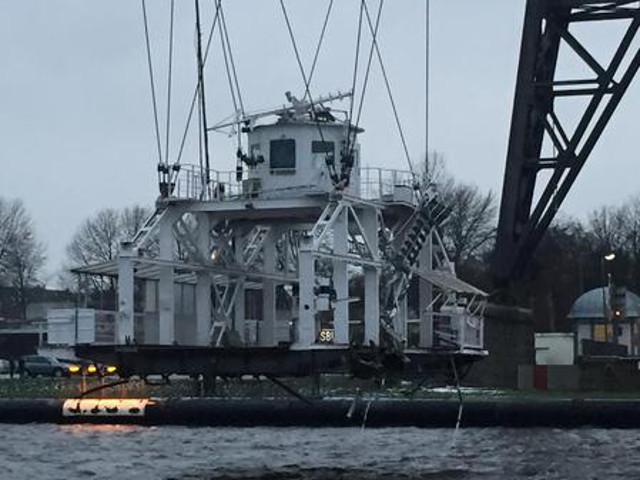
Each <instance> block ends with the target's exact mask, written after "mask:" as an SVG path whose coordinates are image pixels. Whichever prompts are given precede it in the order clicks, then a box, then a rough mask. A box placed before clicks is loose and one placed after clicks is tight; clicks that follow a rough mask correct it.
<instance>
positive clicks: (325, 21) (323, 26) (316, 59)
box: [303, 0, 333, 101]
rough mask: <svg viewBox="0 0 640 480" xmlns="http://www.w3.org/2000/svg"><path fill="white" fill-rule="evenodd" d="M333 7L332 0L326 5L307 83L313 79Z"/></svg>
mask: <svg viewBox="0 0 640 480" xmlns="http://www.w3.org/2000/svg"><path fill="white" fill-rule="evenodd" d="M332 8H333V0H331V1H330V2H329V6H328V7H327V13H326V15H325V16H324V23H323V24H322V30H321V31H320V38H319V39H318V45H317V46H316V52H315V54H314V55H313V62H312V63H311V70H310V71H309V83H311V80H312V79H313V74H314V73H315V71H316V64H317V63H318V56H319V55H320V49H321V48H322V42H323V41H324V37H325V33H326V31H327V24H328V23H329V17H330V16H331V9H332ZM306 98H307V94H306V93H305V96H304V98H303V101H304V100H305V99H306Z"/></svg>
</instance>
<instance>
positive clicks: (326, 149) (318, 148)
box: [311, 141, 336, 155]
mask: <svg viewBox="0 0 640 480" xmlns="http://www.w3.org/2000/svg"><path fill="white" fill-rule="evenodd" d="M335 152H336V147H335V144H334V143H333V142H320V141H313V142H311V153H330V154H332V155H334V154H335Z"/></svg>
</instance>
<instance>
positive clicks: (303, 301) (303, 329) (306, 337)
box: [296, 237, 316, 348]
mask: <svg viewBox="0 0 640 480" xmlns="http://www.w3.org/2000/svg"><path fill="white" fill-rule="evenodd" d="M312 249H313V239H312V238H310V237H302V238H301V239H300V249H299V252H298V276H299V292H300V306H299V310H298V340H297V342H296V343H297V344H298V345H299V346H300V347H302V348H305V347H310V346H311V345H313V344H314V343H315V340H316V318H315V295H314V293H313V287H314V286H315V277H316V272H315V258H314V256H313V251H312Z"/></svg>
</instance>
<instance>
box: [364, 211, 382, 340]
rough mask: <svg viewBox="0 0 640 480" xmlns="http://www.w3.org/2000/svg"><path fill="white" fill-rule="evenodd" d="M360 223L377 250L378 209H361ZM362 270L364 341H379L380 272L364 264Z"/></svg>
mask: <svg viewBox="0 0 640 480" xmlns="http://www.w3.org/2000/svg"><path fill="white" fill-rule="evenodd" d="M360 220H361V224H362V228H363V229H364V233H365V235H366V236H367V240H368V241H369V244H370V245H372V248H374V249H375V252H374V254H375V255H376V257H377V256H378V255H379V252H378V229H379V225H378V210H377V209H376V208H374V207H370V208H366V209H363V211H362V216H361V219H360ZM363 270H364V343H365V344H369V343H373V344H374V345H378V344H379V343H380V272H379V271H378V269H377V268H376V267H368V266H365V267H364V268H363Z"/></svg>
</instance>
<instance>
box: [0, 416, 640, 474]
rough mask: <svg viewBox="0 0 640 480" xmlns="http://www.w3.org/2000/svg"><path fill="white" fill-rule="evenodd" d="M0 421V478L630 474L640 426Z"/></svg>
mask: <svg viewBox="0 0 640 480" xmlns="http://www.w3.org/2000/svg"><path fill="white" fill-rule="evenodd" d="M453 440H454V438H453V430H445V429H440V430H426V429H416V428H390V429H366V430H361V429H355V428H349V429H329V428H327V429H316V430H313V429H309V428H250V429H239V428H187V427H156V428H154V427H139V426H127V425H66V426H59V425H35V424H34V425H0V465H1V468H0V479H2V480H4V479H5V478H6V479H11V480H27V479H28V480H31V479H65V480H66V479H75V478H95V479H115V478H117V479H118V480H126V479H135V480H145V479H163V478H164V479H169V478H172V479H185V480H186V479H190V480H201V479H202V480H204V479H223V478H224V479H225V480H227V479H249V478H251V479H264V480H266V479H269V480H274V479H278V478H285V479H298V478H300V479H302V478H304V479H315V480H325V479H326V480H329V479H331V480H334V479H342V478H344V479H347V478H348V479H356V480H357V479H377V478H385V479H395V478H400V479H418V478H432V479H473V478H481V479H494V478H495V479H503V478H507V479H512V478H513V479H520V478H530V479H548V478H557V479H576V480H578V479H579V480H588V479H605V478H606V479H623V478H624V479H627V478H640V435H638V432H637V431H633V430H603V429H578V430H555V429H501V428H491V429H463V430H461V431H459V432H458V434H457V435H456V437H455V445H454V446H452V441H453Z"/></svg>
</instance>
